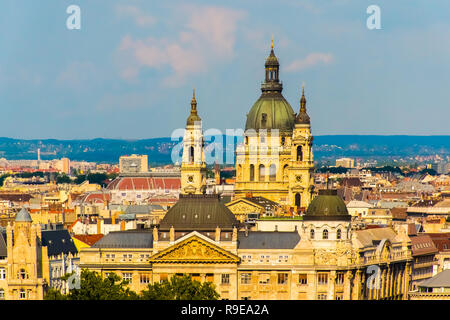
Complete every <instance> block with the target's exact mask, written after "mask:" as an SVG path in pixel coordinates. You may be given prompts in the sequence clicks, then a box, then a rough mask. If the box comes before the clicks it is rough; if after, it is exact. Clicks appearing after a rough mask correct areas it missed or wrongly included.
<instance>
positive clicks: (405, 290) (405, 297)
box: [403, 261, 411, 300]
mask: <svg viewBox="0 0 450 320" xmlns="http://www.w3.org/2000/svg"><path fill="white" fill-rule="evenodd" d="M410 272H411V263H410V262H409V261H408V262H406V266H405V281H404V283H403V286H404V288H403V300H408V292H409V275H410Z"/></svg>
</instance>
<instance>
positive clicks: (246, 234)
mask: <svg viewBox="0 0 450 320" xmlns="http://www.w3.org/2000/svg"><path fill="white" fill-rule="evenodd" d="M245 236H246V237H248V227H247V226H245Z"/></svg>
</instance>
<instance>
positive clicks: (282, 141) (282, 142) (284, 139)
mask: <svg viewBox="0 0 450 320" xmlns="http://www.w3.org/2000/svg"><path fill="white" fill-rule="evenodd" d="M285 143H286V137H281V145H282V146H284V144H285Z"/></svg>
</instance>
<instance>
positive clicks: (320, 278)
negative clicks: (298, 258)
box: [241, 272, 344, 285]
mask: <svg viewBox="0 0 450 320" xmlns="http://www.w3.org/2000/svg"><path fill="white" fill-rule="evenodd" d="M277 277H278V284H287V283H288V280H289V274H288V273H278V274H277ZM251 282H252V274H251V273H241V284H251ZM258 282H259V284H269V283H270V274H269V273H260V274H259V279H258ZM298 284H300V285H307V284H308V276H307V274H299V277H298ZM317 284H318V285H326V284H328V274H327V273H318V274H317ZM335 284H337V285H343V284H344V273H342V272H341V273H337V274H336V281H335Z"/></svg>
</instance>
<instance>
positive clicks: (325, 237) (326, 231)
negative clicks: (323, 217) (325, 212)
mask: <svg viewBox="0 0 450 320" xmlns="http://www.w3.org/2000/svg"><path fill="white" fill-rule="evenodd" d="M322 239H324V240H326V239H328V230H327V229H325V230H323V232H322Z"/></svg>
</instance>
